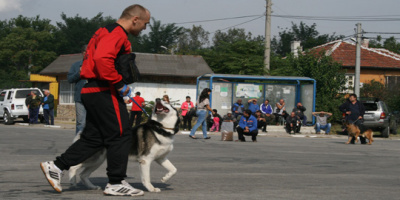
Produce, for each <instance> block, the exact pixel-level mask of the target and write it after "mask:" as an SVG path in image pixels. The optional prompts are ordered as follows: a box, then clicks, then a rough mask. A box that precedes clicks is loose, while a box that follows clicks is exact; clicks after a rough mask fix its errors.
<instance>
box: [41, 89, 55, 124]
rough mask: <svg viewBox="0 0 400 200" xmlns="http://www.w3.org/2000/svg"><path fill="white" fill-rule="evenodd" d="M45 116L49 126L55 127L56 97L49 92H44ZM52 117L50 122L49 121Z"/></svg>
mask: <svg viewBox="0 0 400 200" xmlns="http://www.w3.org/2000/svg"><path fill="white" fill-rule="evenodd" d="M42 106H43V115H44V120H45V122H46V124H47V125H54V96H53V95H52V94H50V91H49V90H44V98H43V103H42ZM49 116H50V121H49Z"/></svg>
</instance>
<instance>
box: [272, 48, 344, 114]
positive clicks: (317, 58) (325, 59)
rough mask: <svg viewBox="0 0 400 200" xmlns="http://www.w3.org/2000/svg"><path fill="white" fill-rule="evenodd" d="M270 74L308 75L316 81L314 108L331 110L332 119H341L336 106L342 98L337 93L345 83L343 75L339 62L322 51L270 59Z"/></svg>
mask: <svg viewBox="0 0 400 200" xmlns="http://www.w3.org/2000/svg"><path fill="white" fill-rule="evenodd" d="M271 75H275V76H301V77H310V78H313V79H315V80H316V81H317V92H316V110H317V111H328V112H332V113H333V114H334V115H333V118H332V119H333V120H339V119H341V113H340V112H339V111H338V106H339V105H340V104H341V103H342V101H343V99H342V97H341V96H340V95H338V93H339V92H340V91H342V90H343V89H344V88H343V85H344V84H345V80H346V79H345V76H344V72H343V70H342V66H341V64H340V63H337V62H335V61H334V60H333V59H332V58H331V57H330V56H325V54H324V53H321V54H318V55H315V54H311V53H309V54H305V55H299V57H298V58H296V57H294V56H293V55H289V56H288V57H287V58H286V59H280V58H278V57H273V58H272V59H271Z"/></svg>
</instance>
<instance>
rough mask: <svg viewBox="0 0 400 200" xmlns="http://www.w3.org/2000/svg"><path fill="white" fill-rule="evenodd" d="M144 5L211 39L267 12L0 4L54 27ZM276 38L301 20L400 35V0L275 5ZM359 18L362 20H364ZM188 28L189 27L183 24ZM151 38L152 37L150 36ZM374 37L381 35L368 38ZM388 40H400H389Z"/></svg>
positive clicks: (252, 28)
mask: <svg viewBox="0 0 400 200" xmlns="http://www.w3.org/2000/svg"><path fill="white" fill-rule="evenodd" d="M136 3H137V4H141V5H143V6H144V7H146V8H147V9H149V10H150V12H151V15H152V17H154V18H155V19H156V20H160V21H161V23H163V24H165V23H176V24H177V25H178V26H184V27H186V28H190V27H192V26H193V25H202V26H203V28H204V29H205V30H206V31H208V32H210V33H211V35H212V33H214V32H215V31H217V30H221V29H222V31H226V28H228V27H232V26H235V25H238V24H241V23H244V22H246V21H249V20H252V19H254V18H256V17H257V16H258V15H259V16H261V15H263V14H264V12H265V10H266V1H265V0H136V1H132V0H0V20H8V19H11V18H14V17H17V16H18V15H23V16H26V17H34V16H36V15H40V17H41V18H46V19H50V20H51V21H52V23H53V24H55V23H56V22H61V21H62V20H61V17H60V14H61V13H62V12H64V13H65V14H66V15H67V16H68V17H73V16H75V15H79V16H82V17H87V18H92V17H94V16H95V15H96V14H98V13H99V12H102V13H103V16H111V17H113V18H118V17H119V16H120V14H121V12H122V10H123V9H124V8H125V7H127V6H129V5H131V4H136ZM272 4H273V5H272V12H273V13H272V15H274V16H272V19H271V35H272V36H277V35H278V33H279V32H280V31H282V30H283V29H285V28H290V27H291V23H292V22H293V23H296V24H299V23H300V21H303V22H305V23H306V24H307V25H312V24H313V23H316V24H317V30H318V31H319V32H320V33H321V34H333V33H336V35H345V36H350V35H353V34H354V33H355V27H356V26H355V24H356V23H358V22H360V23H361V24H362V29H363V30H364V31H365V32H386V33H387V32H392V33H393V32H394V33H400V13H399V7H400V1H399V0H380V1H376V0H374V1H373V0H335V1H333V0H301V1H300V0H272ZM275 15H296V16H314V17H329V18H330V19H332V18H333V19H337V18H338V17H354V16H371V17H372V18H374V19H376V18H377V17H385V18H392V19H393V20H391V21H327V20H315V18H314V19H311V20H304V19H303V20H300V19H293V18H281V17H276V16H275ZM241 16H253V17H248V18H236V19H231V20H220V21H213V22H202V23H199V22H197V23H184V22H193V21H201V20H212V19H221V18H234V17H241ZM358 18H359V17H358ZM182 23H184V24H182ZM235 28H244V29H245V30H246V31H247V32H251V33H252V35H253V36H258V35H264V33H265V17H261V18H259V19H256V20H254V21H251V22H247V23H244V24H242V25H238V26H235ZM144 33H146V32H144ZM364 36H367V37H371V38H374V37H376V34H364ZM382 36H383V37H389V36H395V37H396V38H400V35H393V34H392V35H390V34H388V35H386V34H382Z"/></svg>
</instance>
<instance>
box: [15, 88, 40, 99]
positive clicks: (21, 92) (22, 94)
mask: <svg viewBox="0 0 400 200" xmlns="http://www.w3.org/2000/svg"><path fill="white" fill-rule="evenodd" d="M31 91H33V90H17V93H16V94H15V98H16V99H25V98H26V97H28V96H29V95H30V94H31ZM36 91H37V90H36ZM36 94H37V95H40V93H39V91H37V92H36Z"/></svg>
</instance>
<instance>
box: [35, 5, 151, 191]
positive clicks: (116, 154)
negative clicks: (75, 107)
mask: <svg viewBox="0 0 400 200" xmlns="http://www.w3.org/2000/svg"><path fill="white" fill-rule="evenodd" d="M149 22H150V12H149V11H148V10H147V9H146V8H144V7H143V6H141V5H138V4H135V5H131V6H129V7H127V8H126V9H125V10H124V11H123V12H122V14H121V16H120V18H119V19H118V21H117V22H116V23H114V24H110V25H107V26H105V27H101V28H99V29H98V30H97V31H96V33H95V34H94V35H93V37H92V38H91V39H90V41H89V44H88V48H87V51H86V54H85V56H84V61H83V64H82V71H81V77H82V78H85V79H88V80H89V82H88V83H87V84H85V86H84V88H82V91H81V93H82V102H83V104H84V105H85V108H86V111H87V115H86V126H85V129H84V130H83V132H82V134H81V136H82V137H81V138H80V139H79V140H77V141H76V142H75V143H73V144H72V145H71V146H70V147H69V148H68V149H67V150H66V151H65V153H63V154H61V156H59V157H57V158H56V160H55V161H47V162H42V163H40V166H41V169H42V171H43V173H44V175H45V177H46V179H47V181H48V182H49V183H50V185H51V186H52V187H53V188H54V190H56V191H57V192H62V187H61V177H62V172H63V170H68V169H69V168H70V167H71V166H74V165H77V164H79V163H82V162H83V161H85V160H86V159H88V158H89V157H91V156H92V155H93V154H95V153H96V152H98V151H99V150H101V149H104V148H106V149H107V168H106V170H107V176H108V183H107V185H106V187H105V189H104V191H103V194H104V195H112V196H139V195H143V194H144V193H143V191H142V190H138V189H135V188H133V187H132V186H131V185H130V184H129V183H128V182H127V181H126V180H124V179H125V177H126V169H127V164H128V156H129V150H130V149H131V145H132V133H131V130H132V127H130V126H129V120H128V112H127V110H126V104H125V103H124V100H123V97H126V96H129V95H130V93H131V90H130V88H129V87H127V85H126V83H125V82H124V81H123V80H122V76H121V75H120V74H119V73H118V71H117V70H116V69H115V59H116V58H117V56H118V54H129V53H131V51H132V50H131V43H130V42H129V40H128V33H130V34H132V35H134V36H138V35H139V34H140V32H141V31H142V30H144V29H145V28H146V26H147V24H149Z"/></svg>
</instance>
